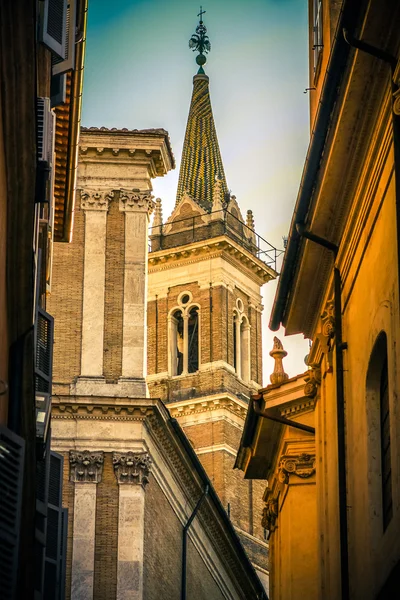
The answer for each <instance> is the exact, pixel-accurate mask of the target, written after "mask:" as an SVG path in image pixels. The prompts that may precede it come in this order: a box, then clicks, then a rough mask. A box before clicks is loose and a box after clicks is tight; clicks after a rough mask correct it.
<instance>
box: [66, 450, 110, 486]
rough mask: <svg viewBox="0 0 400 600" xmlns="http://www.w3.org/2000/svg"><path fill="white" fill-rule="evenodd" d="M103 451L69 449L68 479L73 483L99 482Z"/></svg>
mask: <svg viewBox="0 0 400 600" xmlns="http://www.w3.org/2000/svg"><path fill="white" fill-rule="evenodd" d="M103 460H104V458H103V452H101V451H100V452H91V451H90V450H83V451H82V452H79V451H77V450H70V452H69V466H70V472H69V479H70V481H73V482H74V483H77V482H80V483H100V481H101V475H102V472H103Z"/></svg>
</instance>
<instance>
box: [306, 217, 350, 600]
mask: <svg viewBox="0 0 400 600" xmlns="http://www.w3.org/2000/svg"><path fill="white" fill-rule="evenodd" d="M296 229H297V232H298V234H299V235H300V236H302V237H304V238H306V239H308V240H311V241H312V242H314V243H315V244H318V245H320V246H323V247H324V248H326V249H327V250H329V251H330V252H332V254H333V256H334V259H335V261H336V257H337V254H338V250H339V248H338V246H336V244H333V243H332V242H329V241H328V240H325V239H324V238H321V237H320V236H319V235H315V234H314V233H312V232H311V231H307V230H306V229H305V226H304V224H303V223H297V224H296ZM333 274H334V304H335V338H336V413H337V415H336V423H337V436H338V439H337V442H338V448H337V455H338V478H339V486H338V487H339V535H340V576H341V587H342V600H348V598H349V597H350V584H349V548H348V537H347V535H348V534H347V492H346V431H345V401H344V374H343V350H346V349H347V344H346V343H343V338H342V293H341V288H342V281H341V276H340V271H339V269H338V268H337V267H336V266H335V267H334V271H333Z"/></svg>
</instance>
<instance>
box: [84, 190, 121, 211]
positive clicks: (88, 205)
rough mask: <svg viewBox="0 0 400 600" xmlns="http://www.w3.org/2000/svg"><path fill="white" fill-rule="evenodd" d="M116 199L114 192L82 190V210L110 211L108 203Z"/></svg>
mask: <svg viewBox="0 0 400 600" xmlns="http://www.w3.org/2000/svg"><path fill="white" fill-rule="evenodd" d="M113 197H114V192H113V191H112V190H97V189H90V188H83V189H81V209H82V210H105V211H107V210H108V203H109V201H110V200H111V199H112V198H113Z"/></svg>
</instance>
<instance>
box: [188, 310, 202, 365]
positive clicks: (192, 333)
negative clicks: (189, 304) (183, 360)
mask: <svg viewBox="0 0 400 600" xmlns="http://www.w3.org/2000/svg"><path fill="white" fill-rule="evenodd" d="M188 334H189V344H188V372H189V373H195V372H196V371H198V370H199V312H198V309H197V307H196V306H193V308H191V309H190V310H189V313H188Z"/></svg>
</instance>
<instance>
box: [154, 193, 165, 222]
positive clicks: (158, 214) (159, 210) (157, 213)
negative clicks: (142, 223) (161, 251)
mask: <svg viewBox="0 0 400 600" xmlns="http://www.w3.org/2000/svg"><path fill="white" fill-rule="evenodd" d="M162 224H163V220H162V203H161V198H156V207H155V210H154V218H153V227H158V226H159V225H162Z"/></svg>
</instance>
